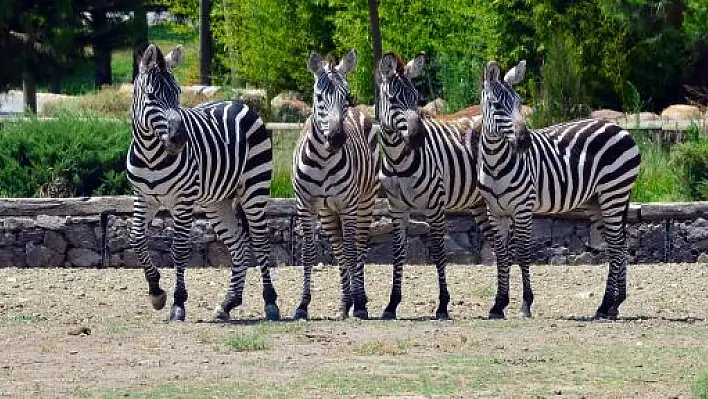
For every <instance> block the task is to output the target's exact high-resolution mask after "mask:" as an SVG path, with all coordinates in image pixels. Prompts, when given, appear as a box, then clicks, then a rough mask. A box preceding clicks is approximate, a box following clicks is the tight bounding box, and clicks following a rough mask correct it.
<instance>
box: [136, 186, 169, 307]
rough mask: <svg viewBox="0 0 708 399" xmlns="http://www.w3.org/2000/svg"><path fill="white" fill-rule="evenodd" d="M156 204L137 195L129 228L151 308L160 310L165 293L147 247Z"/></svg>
mask: <svg viewBox="0 0 708 399" xmlns="http://www.w3.org/2000/svg"><path fill="white" fill-rule="evenodd" d="M157 209H158V204H152V203H147V202H146V201H145V200H144V199H143V198H142V197H141V196H139V195H138V196H137V197H136V199H135V203H134V211H133V226H132V228H131V229H130V245H131V246H132V247H133V250H134V251H135V254H136V255H137V256H138V258H139V259H140V264H141V265H143V269H144V271H145V280H146V281H147V283H148V296H149V298H150V303H151V304H152V307H153V309H155V310H160V309H162V308H164V307H165V304H166V303H167V294H166V293H165V290H163V289H162V288H160V272H159V271H158V270H157V268H156V267H155V264H154V263H153V262H152V258H151V257H150V251H148V247H147V240H148V239H147V229H148V225H150V221H151V220H152V218H153V217H155V213H157Z"/></svg>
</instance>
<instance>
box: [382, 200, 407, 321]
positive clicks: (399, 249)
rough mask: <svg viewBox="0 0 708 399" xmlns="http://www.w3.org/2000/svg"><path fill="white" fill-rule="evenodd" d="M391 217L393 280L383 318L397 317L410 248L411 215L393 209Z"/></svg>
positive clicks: (391, 318)
mask: <svg viewBox="0 0 708 399" xmlns="http://www.w3.org/2000/svg"><path fill="white" fill-rule="evenodd" d="M391 217H392V223H393V282H392V284H391V296H390V298H389V301H388V305H386V309H385V310H384V312H383V314H382V315H381V319H383V320H395V319H396V309H397V308H398V304H399V303H401V291H402V288H401V283H402V280H403V264H404V263H405V262H406V251H407V250H408V239H407V237H406V230H407V229H408V220H409V219H410V215H409V214H408V213H407V212H400V211H396V210H393V209H391Z"/></svg>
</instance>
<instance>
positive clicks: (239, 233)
mask: <svg viewBox="0 0 708 399" xmlns="http://www.w3.org/2000/svg"><path fill="white" fill-rule="evenodd" d="M181 58H182V50H181V48H180V47H178V48H177V49H175V50H173V51H172V52H170V54H168V55H167V56H166V57H163V55H162V53H161V52H160V50H159V49H158V48H157V47H155V46H154V45H150V46H149V47H148V48H147V50H145V53H144V54H143V56H142V58H141V61H140V73H139V75H138V76H137V78H136V80H135V83H134V91H133V105H132V112H133V140H132V142H131V145H130V150H129V152H128V159H127V174H128V179H129V180H130V182H131V183H132V184H133V187H134V189H135V193H136V196H137V198H136V199H135V211H134V212H135V213H134V218H133V226H132V230H131V235H130V239H131V244H132V246H133V248H134V249H135V251H136V253H137V255H138V257H139V258H140V261H141V262H142V265H143V267H144V269H145V278H146V279H147V282H148V286H149V294H150V299H151V301H152V305H153V307H154V308H155V309H161V308H162V307H164V305H165V302H166V294H165V291H164V290H162V288H160V284H159V280H160V273H159V272H158V270H157V268H156V267H155V265H154V264H153V263H152V260H151V259H150V253H149V252H148V248H147V227H148V225H149V223H150V220H151V219H152V218H153V217H154V216H155V213H156V212H157V210H158V208H159V207H160V206H163V207H165V208H166V209H168V210H169V211H170V213H171V214H172V216H173V218H174V236H173V240H172V249H171V254H172V259H173V261H174V266H175V270H176V281H175V289H174V305H173V306H172V310H171V311H170V320H184V318H185V308H184V304H185V301H186V300H187V289H186V286H185V282H184V270H185V266H186V265H187V262H188V260H189V254H190V246H189V235H190V229H191V226H192V218H193V211H194V206H195V205H197V204H198V205H200V206H201V207H202V208H204V210H205V212H206V216H207V218H208V220H209V222H210V224H211V225H212V227H213V228H214V231H215V233H216V234H217V236H218V237H219V239H221V240H222V241H223V242H224V244H226V246H227V247H228V248H229V252H230V254H231V259H232V266H231V281H230V284H229V287H228V292H227V294H226V297H225V298H224V300H223V301H222V303H221V304H220V305H219V306H218V307H217V310H216V312H215V318H216V319H220V320H223V319H228V318H229V311H230V310H231V309H232V308H234V307H236V306H238V305H240V304H241V302H242V295H243V286H244V280H245V275H246V268H247V266H248V265H249V261H250V259H251V258H250V257H251V255H252V254H253V255H255V260H256V262H257V264H258V266H259V267H260V270H261V275H262V277H263V297H264V299H265V310H266V316H267V317H268V318H269V319H278V318H279V311H278V307H277V305H276V299H277V295H276V292H275V289H274V288H273V285H272V283H271V279H270V274H269V271H268V259H269V256H270V245H269V242H268V236H267V232H268V229H267V220H266V215H265V207H266V203H267V201H268V197H269V190H270V180H271V173H272V149H271V138H270V134H269V133H268V131H266V129H265V126H264V124H263V121H262V120H261V119H260V118H259V116H258V115H257V114H256V113H255V112H253V111H252V110H249V109H248V107H247V106H245V105H242V104H238V103H235V102H230V101H225V102H215V103H208V104H202V105H200V106H197V107H195V108H182V107H180V106H179V93H180V90H179V87H178V86H177V83H176V82H175V80H174V77H173V76H172V73H171V69H172V68H174V67H176V66H177V64H178V62H179V61H180V59H181Z"/></svg>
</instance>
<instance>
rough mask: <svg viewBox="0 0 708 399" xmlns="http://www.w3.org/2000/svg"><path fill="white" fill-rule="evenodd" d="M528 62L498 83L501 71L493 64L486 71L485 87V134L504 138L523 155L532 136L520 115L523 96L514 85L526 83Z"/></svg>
mask: <svg viewBox="0 0 708 399" xmlns="http://www.w3.org/2000/svg"><path fill="white" fill-rule="evenodd" d="M525 73H526V61H521V62H519V64H518V65H517V66H515V67H513V68H511V69H510V70H509V72H507V73H506V75H504V80H503V81H502V80H499V76H500V75H501V68H500V67H499V64H497V63H496V62H494V61H490V62H489V63H488V64H487V66H486V67H485V68H484V83H483V87H482V126H483V129H482V130H483V133H484V134H485V135H486V136H487V137H488V138H490V139H493V140H494V139H505V140H507V141H508V142H509V144H511V146H512V147H513V148H514V149H516V150H517V151H520V152H523V151H525V150H527V149H528V148H529V147H530V145H531V141H530V138H531V135H530V133H529V130H528V128H527V127H526V121H525V120H524V116H523V114H522V113H521V103H522V100H521V96H519V94H518V93H516V91H515V90H514V88H513V86H515V85H517V84H519V83H520V82H521V81H522V80H524V75H525Z"/></svg>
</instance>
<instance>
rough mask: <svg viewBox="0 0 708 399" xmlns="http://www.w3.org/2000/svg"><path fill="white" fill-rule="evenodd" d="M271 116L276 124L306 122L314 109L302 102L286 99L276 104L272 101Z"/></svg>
mask: <svg viewBox="0 0 708 399" xmlns="http://www.w3.org/2000/svg"><path fill="white" fill-rule="evenodd" d="M273 100H274V101H275V100H276V98H274V99H273ZM271 114H272V116H273V121H275V122H305V121H306V120H307V118H308V117H309V116H310V114H312V108H311V107H310V105H308V104H307V103H305V102H304V101H302V100H298V99H296V98H293V99H289V98H286V99H280V100H278V101H276V102H275V104H274V102H273V101H271Z"/></svg>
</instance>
